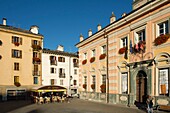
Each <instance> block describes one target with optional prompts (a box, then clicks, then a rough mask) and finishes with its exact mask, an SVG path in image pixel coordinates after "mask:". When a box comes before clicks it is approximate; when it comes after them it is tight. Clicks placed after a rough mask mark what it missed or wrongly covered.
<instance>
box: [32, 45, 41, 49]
mask: <svg viewBox="0 0 170 113" xmlns="http://www.w3.org/2000/svg"><path fill="white" fill-rule="evenodd" d="M32 48H33V49H34V50H41V49H42V48H41V46H40V45H35V44H33V45H32Z"/></svg>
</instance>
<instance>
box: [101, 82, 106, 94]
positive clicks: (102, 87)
mask: <svg viewBox="0 0 170 113" xmlns="http://www.w3.org/2000/svg"><path fill="white" fill-rule="evenodd" d="M100 91H101V92H102V93H106V84H102V85H101V86H100Z"/></svg>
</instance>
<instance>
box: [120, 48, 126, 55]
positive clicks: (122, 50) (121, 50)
mask: <svg viewBox="0 0 170 113" xmlns="http://www.w3.org/2000/svg"><path fill="white" fill-rule="evenodd" d="M126 50H127V49H126V47H123V48H120V49H119V52H118V53H119V54H123V53H125V51H126Z"/></svg>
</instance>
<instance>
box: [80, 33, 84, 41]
mask: <svg viewBox="0 0 170 113" xmlns="http://www.w3.org/2000/svg"><path fill="white" fill-rule="evenodd" d="M83 40H84V37H83V35H82V34H80V42H81V41H83Z"/></svg>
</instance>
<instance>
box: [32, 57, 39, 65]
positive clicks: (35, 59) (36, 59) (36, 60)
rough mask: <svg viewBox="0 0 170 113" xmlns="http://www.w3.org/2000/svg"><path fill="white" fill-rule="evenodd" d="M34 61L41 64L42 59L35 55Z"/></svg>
mask: <svg viewBox="0 0 170 113" xmlns="http://www.w3.org/2000/svg"><path fill="white" fill-rule="evenodd" d="M33 63H34V64H40V63H41V59H40V58H37V57H34V58H33Z"/></svg>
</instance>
